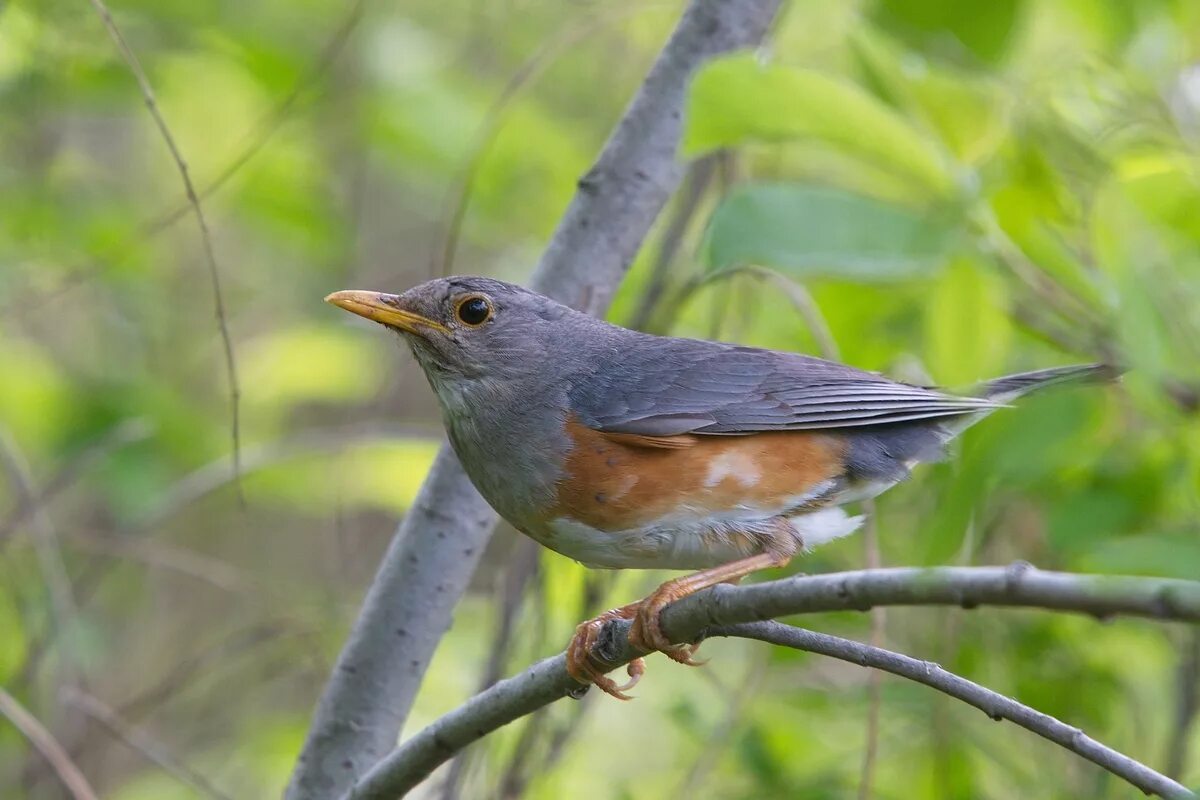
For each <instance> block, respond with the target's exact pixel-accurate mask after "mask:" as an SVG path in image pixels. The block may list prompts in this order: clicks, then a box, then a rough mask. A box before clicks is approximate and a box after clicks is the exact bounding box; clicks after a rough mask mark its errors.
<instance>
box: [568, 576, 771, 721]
mask: <svg viewBox="0 0 1200 800" xmlns="http://www.w3.org/2000/svg"><path fill="white" fill-rule="evenodd" d="M790 560H791V556H788V555H780V554H776V553H760V554H759V555H756V556H750V557H749V558H743V559H739V560H737V561H731V562H730V563H728V564H723V565H721V566H719V567H713V568H712V569H706V570H702V571H700V572H696V573H693V574H691V575H685V576H683V577H682V578H675V579H673V580H669V581H667V582H666V583H664V584H663V585H661V586H659V587H658V588H657V589H655V590H654V591H653V592H652V593H651V594H650V595H649V596H648V597H647V598H646V599H644V600H641V601H639V602H637V603H630V604H629V605H626V606H621V607H620V608H614V609H613V610H611V611H606V612H605V613H603V614H601V615H600V616H598V617H596V618H595V619H590V620H588V621H587V622H583V623H581V624H580V625H579V627H578V628H576V629H575V636H574V637H573V638H572V639H571V644H570V645H569V646H568V647H567V672H569V673H570V675H571V677H572V678H574V679H575V680H577V681H579V682H580V683H583V684H587V683H594V684H596V686H597V687H598V688H599V689H600V690H601V691H603V692H605V693H606V694H610V695H612V696H613V697H616V698H619V699H621V700H628V699H629V695H627V694H625V692H626V691H627V690H629V689H631V688H633V686H634V685H635V684H636V683H637V682H638V680H639V679H640V678H641V677H642V673H643V672H644V671H645V665H644V664H643V663H642V659H640V658H638V659H635V660H633V661H631V662H629V667H628V672H629V677H630V681H629V682H628V683H627V684H625V685H624V686H617V684H616V683H615V682H613V681H612V680H611V679H609V678H607V677H605V676H604V675H603V674H601V673H600V671H599V670H597V669H596V667H595V666H594V664H593V663H592V661H591V659H590V654H591V650H592V647H593V646H594V645H595V644H596V640H597V639H598V638H599V636H600V631H601V630H602V629H603V628H604V625H605V623H607V622H609V621H611V620H617V619H632V620H633V627H632V628H630V630H629V643H630V644H631V645H633V646H634V647H636V648H637V649H639V650H644V651H646V652H648V653H649V652H654V651H655V650H658V651H660V652H662V653H664V654H665V655H666V656H667V657H669V658H671V659H673V660H675V661H678V662H679V663H680V664H688V665H690V666H699V664H700V663H701V662H697V661H695V660H693V659H692V656H693V655H694V654H695V652H696V647H695V646H693V645H678V644H673V643H672V642H671V641H670V640H669V639H667V637H666V635H665V634H663V632H662V627H661V625H660V624H659V620H658V618H659V615H660V614H662V610H663V609H664V608H665V607H666V606H668V605H670V604H671V603H674V602H675V601H676V600H682V599H683V598H685V597H687V596H688V595H692V594H695V593H696V592H699V591H701V590H702V589H707V588H709V587H711V586H716V585H717V584H718V583H736V582H737V581H739V580H741V579H742V578H744V577H746V576H747V575H749V574H750V573H752V572H758V571H759V570H762V569H767V568H769V567H781V566H783V565H785V564H787V562H788V561H790Z"/></svg>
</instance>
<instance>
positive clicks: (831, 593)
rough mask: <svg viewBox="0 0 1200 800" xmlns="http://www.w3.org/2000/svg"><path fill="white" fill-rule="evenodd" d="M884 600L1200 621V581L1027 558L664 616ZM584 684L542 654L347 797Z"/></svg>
mask: <svg viewBox="0 0 1200 800" xmlns="http://www.w3.org/2000/svg"><path fill="white" fill-rule="evenodd" d="M878 605H923V606H936V605H956V606H961V607H963V608H976V607H978V606H980V605H994V606H998V607H1010V608H1012V607H1024V608H1040V609H1045V610H1056V611H1077V612H1081V613H1085V614H1090V615H1092V616H1095V617H1097V618H1100V619H1107V618H1109V617H1112V616H1114V615H1117V614H1128V615H1132V616H1141V617H1148V618H1151V619H1163V620H1165V619H1169V620H1179V621H1187V622H1200V581H1186V580H1176V579H1168V578H1140V577H1124V576H1110V575H1072V574H1069V573H1061V572H1042V571H1040V570H1036V569H1034V568H1033V567H1030V566H1029V565H1028V564H1014V565H1012V566H1009V567H941V568H932V569H915V568H892V569H879V570H861V571H858V572H843V573H834V574H830V575H810V576H796V577H792V578H785V579H783V580H778V581H769V582H766V583H756V584H751V585H748V586H729V585H724V584H723V585H720V586H715V587H713V588H712V589H708V590H705V591H703V592H698V593H696V594H694V595H692V596H690V597H688V598H685V599H683V600H680V601H678V602H676V603H672V604H671V605H669V606H667V607H666V608H665V609H664V610H663V613H662V617H661V619H662V626H663V632H664V633H665V634H666V636H667V638H668V639H669V640H670V641H672V642H676V643H684V642H692V641H695V640H696V639H697V638H699V637H701V636H702V635H703V633H704V631H705V630H706V629H708V628H712V627H714V626H721V625H736V624H739V623H742V622H750V621H755V620H763V619H770V618H773V617H782V616H788V615H791V614H802V613H815V612H821V611H847V610H857V611H867V610H869V609H871V608H874V607H875V606H878ZM629 627H630V623H629V622H626V621H617V622H612V623H609V624H608V625H606V626H605V631H604V633H603V635H602V636H601V637H600V641H599V643H598V644H597V646H596V647H595V648H594V649H593V650H592V653H591V657H592V658H593V659H594V660H595V661H596V663H598V664H603V665H605V667H606V668H608V669H616V668H617V667H619V666H622V665H624V664H626V663H628V662H629V661H631V660H632V659H633V658H635V657H636V656H638V655H639V652H638V651H635V650H634V649H632V648H631V647H630V646H629V642H628V633H629ZM578 691H579V684H577V683H575V681H574V680H573V679H572V678H571V677H570V675H568V674H567V669H566V655H565V654H561V653H560V654H559V655H557V656H554V657H552V658H547V659H544V660H542V661H539V662H538V663H536V664H534V665H533V666H531V667H529V668H528V669H526V670H525V671H524V672H522V673H521V674H519V675H516V676H514V677H512V678H507V679H505V680H502V681H500V682H498V683H496V684H495V685H494V686H492V687H491V688H490V689H488V690H487V691H485V692H482V693H480V694H478V695H476V696H475V697H473V698H471V699H470V700H468V701H467V702H466V703H465V704H464V705H462V706H459V707H458V708H457V709H455V710H454V711H451V712H450V713H448V714H446V715H445V716H443V717H441V718H439V719H437V720H435V721H434V722H433V723H431V724H430V725H429V726H427V727H426V728H425V729H423V730H421V731H419V732H418V733H417V734H415V735H414V736H412V737H411V738H410V739H408V740H407V741H406V742H404V743H403V744H401V746H400V747H399V748H397V749H396V750H394V751H393V752H392V753H391V754H390V755H388V756H387V757H386V758H384V759H383V760H382V761H380V762H379V763H378V764H376V765H375V766H374V767H372V769H371V770H370V771H369V772H367V774H366V775H364V776H363V777H362V778H360V779H359V780H358V781H357V782H356V783H355V784H354V786H353V788H352V789H351V790H350V791H349V792H348V793H347V794H345V795H343V797H344V798H346V800H350V799H351V798H352V799H353V800H384V799H385V798H386V799H387V800H392V799H393V798H395V797H397V796H401V795H403V794H404V793H405V792H407V791H409V790H410V789H412V788H413V787H415V786H416V785H417V784H419V783H420V782H421V781H422V780H424V779H425V778H426V777H427V776H428V775H429V773H431V772H432V771H433V770H434V769H436V768H437V767H438V766H439V765H440V764H442V763H443V762H444V761H446V760H447V759H449V758H450V757H451V756H453V755H454V753H456V752H457V751H458V750H461V749H462V748H463V747H466V746H467V745H468V744H470V743H472V742H474V741H477V740H478V739H480V738H482V737H483V736H486V735H487V734H488V733H491V732H492V731H494V730H496V729H497V728H500V727H502V726H504V725H507V724H508V723H510V722H512V721H513V720H516V719H519V718H521V717H523V716H525V715H527V714H532V713H533V712H534V711H536V710H537V709H539V708H542V707H543V706H546V705H548V704H550V703H552V702H554V701H556V700H559V699H561V698H563V697H567V696H573V695H576V694H577V693H578Z"/></svg>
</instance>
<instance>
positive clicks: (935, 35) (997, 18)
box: [874, 0, 1024, 63]
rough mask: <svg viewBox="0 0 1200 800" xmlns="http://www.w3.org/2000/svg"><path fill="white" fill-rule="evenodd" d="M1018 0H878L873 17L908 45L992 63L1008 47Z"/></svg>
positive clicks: (1020, 7)
mask: <svg viewBox="0 0 1200 800" xmlns="http://www.w3.org/2000/svg"><path fill="white" fill-rule="evenodd" d="M1023 5H1024V4H1023V3H1022V1H1021V0H989V2H986V3H963V2H956V1H955V0H879V2H878V3H877V4H876V6H875V10H874V16H875V21H876V22H877V23H878V24H879V25H880V26H881V27H883V28H885V29H887V30H888V31H890V32H892V33H894V34H896V35H898V36H900V37H902V38H903V39H905V40H906V41H907V42H909V43H910V44H911V45H913V46H916V47H919V48H923V49H926V50H928V51H931V52H936V53H939V54H943V55H946V56H950V57H953V56H957V55H960V54H962V53H964V52H965V53H969V54H970V55H971V56H973V57H974V58H975V59H977V60H978V61H981V62H985V63H995V62H997V61H999V60H1000V59H1002V58H1003V57H1004V55H1005V54H1006V53H1007V51H1008V46H1009V43H1010V42H1011V41H1012V37H1013V33H1014V32H1015V31H1016V29H1017V22H1018V20H1019V18H1020V14H1021V10H1022V6H1023Z"/></svg>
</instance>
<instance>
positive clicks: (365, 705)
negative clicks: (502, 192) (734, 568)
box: [286, 0, 779, 800]
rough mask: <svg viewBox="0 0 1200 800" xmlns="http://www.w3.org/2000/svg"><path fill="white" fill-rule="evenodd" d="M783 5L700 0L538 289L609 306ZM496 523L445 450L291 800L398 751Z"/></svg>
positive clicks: (554, 245) (560, 232)
mask: <svg viewBox="0 0 1200 800" xmlns="http://www.w3.org/2000/svg"><path fill="white" fill-rule="evenodd" d="M778 7H779V0H692V2H691V3H690V4H689V6H688V8H687V10H686V11H685V12H684V15H683V17H682V19H681V20H680V23H679V25H678V27H677V28H676V30H675V32H674V33H673V34H672V36H671V39H670V41H669V42H668V43H667V45H666V46H665V48H664V49H663V51H662V53H661V54H660V56H659V58H658V59H657V61H656V62H655V63H654V66H653V67H652V68H651V70H650V73H649V75H648V76H647V77H646V81H645V82H644V83H643V84H642V87H641V88H640V89H639V90H638V93H637V95H636V96H635V97H634V99H633V101H632V102H631V103H630V105H629V107H628V108H627V109H626V111H625V113H624V115H623V116H622V118H621V121H620V122H619V123H618V124H617V127H616V128H615V130H614V131H613V134H612V136H611V137H610V138H609V140H608V142H607V143H606V144H605V145H604V149H603V150H602V151H601V153H600V156H599V158H598V159H597V161H596V164H595V166H593V167H592V169H591V170H590V171H589V172H588V174H587V175H585V176H584V177H583V178H581V179H580V181H579V191H578V192H577V193H576V195H575V197H574V199H573V200H572V201H571V204H570V206H569V207H568V208H567V211H566V213H565V215H564V216H563V218H562V220H561V221H560V223H559V225H558V228H557V229H556V230H555V233H554V235H553V237H552V238H551V240H550V242H549V245H548V247H547V249H546V252H545V254H544V255H543V256H542V259H541V261H540V262H539V264H538V267H537V269H536V271H535V273H534V276H533V278H532V280H531V282H530V285H531V286H532V288H533V289H535V290H536V291H539V292H541V293H543V294H547V295H549V296H551V297H554V298H556V299H558V300H560V301H562V302H565V303H568V304H570V305H573V306H574V307H576V308H579V309H581V310H584V311H588V312H590V313H599V312H602V311H603V310H604V309H605V308H607V306H608V303H609V301H610V299H611V297H612V295H613V293H614V292H615V291H616V287H617V284H618V283H619V282H620V279H621V277H622V276H623V275H624V274H625V271H626V270H627V269H628V268H629V265H630V263H632V261H633V258H634V255H635V254H636V253H637V250H638V247H639V246H640V245H641V243H642V240H643V239H644V238H645V236H646V234H647V232H648V231H649V229H650V226H651V225H652V224H653V223H654V220H655V218H656V217H657V216H658V213H659V211H660V210H661V209H662V207H663V205H664V204H665V203H666V201H667V198H668V197H669V196H670V194H671V192H673V191H674V190H675V188H676V187H677V186H678V185H679V181H680V178H681V174H682V166H681V165H680V163H679V162H678V160H677V158H676V150H677V148H678V144H679V138H680V133H681V130H682V118H683V104H684V98H685V94H686V91H687V86H688V82H689V80H690V78H691V76H692V74H693V73H694V72H695V71H696V69H697V68H699V67H700V66H701V65H702V64H704V63H705V62H706V61H708V60H709V59H711V58H713V57H714V56H717V55H720V54H722V53H725V52H729V51H731V50H734V49H737V48H740V47H746V46H749V45H752V44H754V43H755V42H757V41H758V40H759V39H760V38H761V37H762V35H763V33H764V32H765V31H766V29H767V27H768V26H769V24H770V22H771V20H772V19H773V18H774V16H775V13H776V11H777V10H778ZM495 520H496V516H495V513H494V512H493V511H492V510H491V508H489V507H488V505H487V503H485V502H484V500H483V498H482V497H480V496H479V493H478V492H476V491H475V489H474V487H473V486H472V485H471V483H470V481H469V480H468V479H467V476H466V474H465V473H464V472H463V470H462V467H461V465H459V463H458V461H457V459H455V457H454V454H453V453H452V452H451V451H450V449H449V448H448V447H445V446H443V448H442V451H441V453H440V454H439V455H438V458H437V460H436V461H435V462H434V466H433V469H432V470H431V471H430V474H429V476H428V478H426V481H425V485H424V487H422V490H421V494H420V496H419V498H418V500H417V503H416V505H415V507H414V508H413V510H412V511H410V512H409V514H408V515H407V516H406V517H405V518H404V522H403V523H402V524H401V526H400V528H399V530H398V531H397V533H396V536H395V538H394V539H393V541H392V545H391V547H389V548H388V552H387V554H386V555H385V556H384V561H383V563H382V564H381V566H380V569H379V573H378V575H377V576H376V578H375V581H374V583H373V584H372V586H371V589H370V590H369V592H368V594H367V598H366V600H365V601H364V603H363V609H362V612H361V614H360V616H359V619H358V621H357V623H356V624H355V626H354V629H353V631H352V632H351V635H350V640H349V642H348V643H347V644H346V646H345V648H344V649H343V651H342V653H341V655H340V656H339V659H338V663H337V666H336V667H335V668H334V672H333V676H332V677H331V678H330V681H329V683H328V685H327V686H326V687H325V690H324V693H323V695H322V697H321V700H320V703H319V704H318V707H317V711H316V714H315V717H314V720H313V724H312V728H311V729H310V731H309V735H308V739H307V740H306V741H305V744H304V749H303V751H302V752H301V754H300V758H299V760H298V762H297V764H296V770H295V772H294V773H293V775H292V780H291V783H290V785H289V786H288V790H287V795H286V796H287V798H288V800H315V798H327V797H330V796H336V795H338V794H340V793H341V792H343V791H345V790H346V789H347V788H348V787H349V786H351V785H352V784H353V782H354V781H355V780H356V779H358V778H359V777H360V776H361V775H363V774H364V773H365V772H366V770H367V769H368V768H370V767H371V765H373V764H374V763H375V762H376V761H378V760H379V759H380V758H382V757H383V756H384V755H385V754H386V753H387V752H389V751H390V750H391V749H392V747H393V745H394V743H395V741H396V737H397V736H398V735H399V731H400V727H401V725H403V723H404V720H405V719H406V718H407V717H408V712H409V709H410V708H411V707H412V702H413V699H414V698H415V697H416V693H417V689H418V688H419V687H420V685H421V680H422V678H423V677H424V674H425V669H426V668H427V667H428V665H429V661H430V659H431V658H432V655H433V651H434V649H435V648H436V647H437V643H438V641H439V640H440V639H441V637H442V634H443V633H444V632H445V630H446V629H447V628H448V627H449V626H450V620H451V612H452V611H453V609H454V606H455V604H456V603H457V602H458V598H459V597H460V596H461V595H462V593H463V591H464V590H465V589H466V586H467V582H468V580H469V578H470V575H471V573H472V572H474V570H475V566H476V564H477V563H478V561H479V557H480V554H481V553H482V552H483V548H484V546H485V545H486V544H487V541H488V539H489V537H490V535H491V530H492V528H493V526H494V524H495Z"/></svg>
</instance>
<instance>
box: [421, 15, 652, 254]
mask: <svg viewBox="0 0 1200 800" xmlns="http://www.w3.org/2000/svg"><path fill="white" fill-rule="evenodd" d="M646 8H647V6H646V5H643V4H640V3H639V4H634V5H631V6H627V7H625V8H619V9H613V10H610V11H608V12H607V13H605V14H598V15H596V16H595V17H593V18H591V19H588V20H586V21H584V22H582V23H578V24H572V25H569V26H567V27H565V28H563V29H562V30H560V31H558V32H557V33H555V34H554V35H552V36H551V37H550V38H549V39H548V40H546V41H545V42H543V44H542V46H541V47H539V48H538V49H537V50H536V51H535V52H534V54H533V55H531V56H530V57H529V58H528V59H526V61H525V63H523V64H521V66H520V67H518V68H517V71H516V72H514V73H513V75H512V77H510V78H509V79H508V82H507V83H506V84H505V85H504V88H503V89H501V90H500V94H498V95H497V96H496V99H495V100H493V101H492V104H491V105H490V106H488V109H487V111H485V112H484V115H483V120H482V121H481V122H480V123H479V127H478V128H477V129H476V131H475V135H474V137H473V138H472V140H471V145H470V148H469V150H468V155H467V158H466V160H465V162H464V163H463V165H462V167H461V169H460V170H459V173H458V176H457V177H456V178H455V180H454V184H453V185H452V186H451V188H450V191H449V192H447V193H446V200H445V203H444V205H443V208H442V215H441V216H442V220H443V224H442V237H441V246H440V247H439V248H438V251H437V255H436V256H435V257H434V265H433V266H434V269H433V270H431V273H432V274H434V275H442V276H447V275H449V274H450V273H451V272H452V271H453V269H454V258H455V255H456V253H457V251H458V241H459V239H460V237H461V233H462V225H463V220H464V219H465V218H466V215H467V206H468V204H469V203H470V200H471V187H472V186H473V185H474V184H475V176H476V174H477V173H478V172H479V167H480V165H482V164H483V161H484V159H485V158H486V157H487V155H488V153H489V152H490V151H491V149H492V145H493V144H494V143H495V141H496V134H497V133H499V131H500V128H501V125H502V124H503V121H504V113H505V111H507V109H508V107H509V105H510V104H511V103H512V102H513V100H515V99H516V98H517V97H518V96H519V95H520V93H521V92H522V91H523V90H524V89H525V88H526V87H527V86H529V85H531V84H532V83H533V82H534V81H536V80H537V79H538V78H539V77H541V75H542V74H543V73H544V72H545V71H546V70H547V69H549V68H550V66H551V65H553V64H554V62H555V61H556V60H558V57H559V56H560V55H562V54H563V53H565V52H567V51H568V50H570V49H571V48H573V47H574V46H575V45H577V44H579V43H580V42H581V41H583V40H584V39H586V38H588V37H589V36H591V35H592V34H594V33H596V32H597V31H598V30H600V29H601V28H603V27H604V26H606V25H612V24H614V23H615V22H617V21H618V20H620V19H623V18H624V17H626V16H629V15H631V14H632V13H635V12H640V11H643V10H645V9H646Z"/></svg>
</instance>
